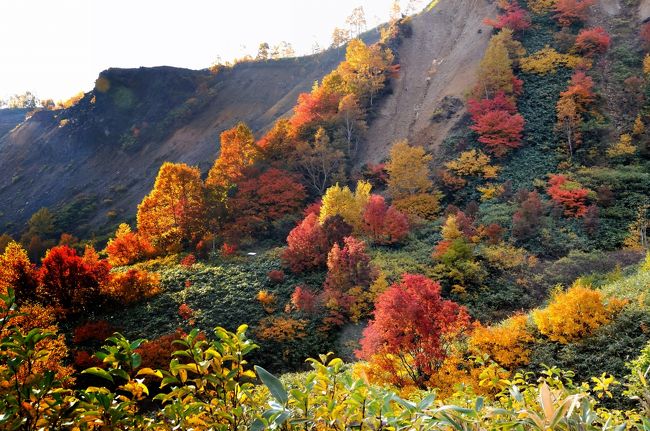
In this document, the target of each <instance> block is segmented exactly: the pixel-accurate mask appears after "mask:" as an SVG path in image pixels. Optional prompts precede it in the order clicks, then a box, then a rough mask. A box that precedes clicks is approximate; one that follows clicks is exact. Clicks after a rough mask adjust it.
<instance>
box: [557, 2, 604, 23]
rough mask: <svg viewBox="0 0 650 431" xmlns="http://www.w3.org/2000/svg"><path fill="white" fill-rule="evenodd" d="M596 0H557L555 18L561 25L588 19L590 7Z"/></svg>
mask: <svg viewBox="0 0 650 431" xmlns="http://www.w3.org/2000/svg"><path fill="white" fill-rule="evenodd" d="M594 2H595V1H594V0H557V1H556V2H555V7H554V11H555V19H556V20H557V22H558V23H559V24H560V25H561V26H564V27H566V26H570V25H571V24H573V23H576V22H582V21H585V20H586V19H587V14H588V12H589V8H590V7H591V6H592V5H593V4H594Z"/></svg>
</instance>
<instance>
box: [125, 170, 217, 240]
mask: <svg viewBox="0 0 650 431" xmlns="http://www.w3.org/2000/svg"><path fill="white" fill-rule="evenodd" d="M137 220H138V233H139V234H142V235H144V237H145V238H147V239H150V240H151V242H152V244H153V245H154V247H156V248H157V249H159V250H165V251H168V252H172V251H177V250H179V249H180V248H182V245H183V243H184V242H188V241H192V240H194V239H195V238H196V237H197V236H200V235H201V234H202V233H203V230H204V228H205V191H204V186H203V181H202V180H201V171H200V170H199V169H198V168H196V167H192V166H188V165H186V164H185V163H169V162H165V163H163V164H162V166H161V167H160V170H159V171H158V176H157V177H156V182H155V183H154V187H153V189H152V190H151V192H149V194H148V195H147V196H145V197H144V199H143V200H142V202H141V203H140V205H138V213H137Z"/></svg>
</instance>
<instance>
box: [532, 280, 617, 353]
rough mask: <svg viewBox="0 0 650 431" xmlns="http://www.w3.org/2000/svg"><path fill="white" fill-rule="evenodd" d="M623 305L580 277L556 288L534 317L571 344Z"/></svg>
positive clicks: (549, 332) (558, 338)
mask: <svg viewBox="0 0 650 431" xmlns="http://www.w3.org/2000/svg"><path fill="white" fill-rule="evenodd" d="M624 305H625V302H624V301H621V300H618V299H616V298H612V299H609V300H606V299H605V297H604V296H603V293H602V292H600V291H598V290H594V289H592V288H591V287H590V286H583V285H582V284H581V283H580V282H579V281H578V282H576V283H574V285H573V286H572V287H571V288H570V289H569V290H567V291H566V292H563V291H556V292H555V293H554V294H553V296H552V298H551V302H550V303H549V304H548V306H547V307H546V308H544V309H541V310H537V311H535V312H533V321H534V322H535V325H537V329H539V332H541V333H542V334H543V335H545V336H547V337H548V338H549V339H551V340H552V341H557V342H559V343H561V344H568V343H570V342H572V341H576V340H579V339H581V338H583V337H586V336H589V335H591V334H593V332H594V331H595V330H596V329H598V328H600V327H601V326H603V325H606V324H608V323H609V322H610V321H611V319H612V317H613V316H614V315H615V314H616V313H617V312H618V311H620V309H621V308H622V307H623V306H624Z"/></svg>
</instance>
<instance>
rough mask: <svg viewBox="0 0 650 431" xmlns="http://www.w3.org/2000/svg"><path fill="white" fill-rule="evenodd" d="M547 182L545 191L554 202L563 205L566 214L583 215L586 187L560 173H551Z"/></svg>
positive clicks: (584, 212) (585, 206)
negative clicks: (547, 185)
mask: <svg viewBox="0 0 650 431" xmlns="http://www.w3.org/2000/svg"><path fill="white" fill-rule="evenodd" d="M548 184H549V187H548V188H547V189H546V191H547V193H548V194H549V196H550V197H551V199H553V201H554V202H555V203H557V204H559V205H561V206H562V207H564V214H565V215H566V216H568V217H583V216H584V215H585V214H586V212H587V197H588V196H589V190H588V189H585V188H583V187H582V186H581V185H580V184H579V183H577V182H575V181H571V180H570V179H569V178H567V177H566V176H565V175H562V174H558V175H551V177H550V179H549V181H548Z"/></svg>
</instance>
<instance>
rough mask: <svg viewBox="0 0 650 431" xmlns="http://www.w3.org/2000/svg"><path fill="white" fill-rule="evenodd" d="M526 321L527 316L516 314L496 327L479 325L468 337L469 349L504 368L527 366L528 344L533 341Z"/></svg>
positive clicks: (528, 358) (528, 359)
mask: <svg viewBox="0 0 650 431" xmlns="http://www.w3.org/2000/svg"><path fill="white" fill-rule="evenodd" d="M527 321H528V316H526V315H524V314H518V315H516V316H513V317H511V318H509V319H508V320H505V321H503V322H501V323H500V324H499V325H496V326H487V327H486V326H482V325H480V324H479V325H478V326H477V327H476V328H475V329H474V331H473V332H472V335H471V336H470V339H469V345H470V349H472V350H473V351H474V352H475V353H477V354H487V355H488V356H490V358H491V359H492V360H494V361H496V362H497V363H498V364H499V365H501V366H502V367H504V368H508V369H513V368H516V367H520V366H524V365H527V364H528V362H529V361H530V354H531V352H530V349H529V344H530V343H532V342H533V341H534V337H533V336H532V334H531V333H530V332H529V330H528V328H527Z"/></svg>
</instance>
